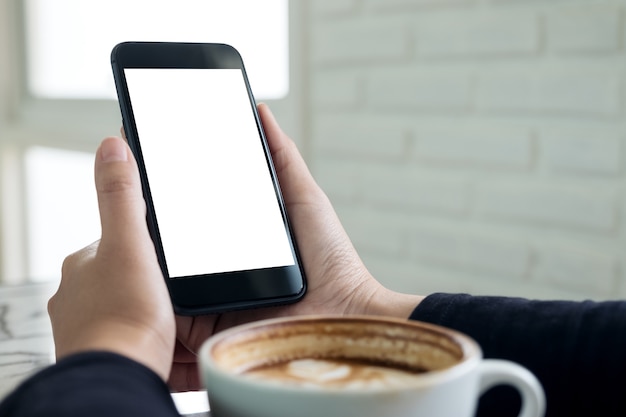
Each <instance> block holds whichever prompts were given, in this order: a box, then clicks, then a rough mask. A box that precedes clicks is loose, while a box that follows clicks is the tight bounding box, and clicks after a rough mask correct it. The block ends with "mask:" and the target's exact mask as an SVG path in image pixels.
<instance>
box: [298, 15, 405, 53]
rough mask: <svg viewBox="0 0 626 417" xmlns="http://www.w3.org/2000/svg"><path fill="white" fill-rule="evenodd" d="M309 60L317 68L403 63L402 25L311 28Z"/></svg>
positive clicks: (343, 23) (379, 22) (342, 23)
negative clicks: (378, 62)
mask: <svg viewBox="0 0 626 417" xmlns="http://www.w3.org/2000/svg"><path fill="white" fill-rule="evenodd" d="M314 26H315V27H314V29H313V31H312V33H311V60H312V62H314V63H317V64H340V63H349V62H364V61H365V62H368V61H369V62H376V61H379V60H385V61H388V60H401V59H406V58H407V56H408V54H409V53H410V48H409V36H408V35H407V32H406V29H405V27H404V26H405V24H404V22H403V21H401V20H399V19H397V18H388V19H362V20H350V19H342V20H332V21H328V20H326V21H320V22H318V23H316V24H314Z"/></svg>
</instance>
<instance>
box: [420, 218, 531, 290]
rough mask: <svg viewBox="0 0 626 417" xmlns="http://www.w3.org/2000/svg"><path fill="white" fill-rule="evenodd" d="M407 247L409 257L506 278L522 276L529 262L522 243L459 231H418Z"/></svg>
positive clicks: (526, 251)
mask: <svg viewBox="0 0 626 417" xmlns="http://www.w3.org/2000/svg"><path fill="white" fill-rule="evenodd" d="M409 250H410V254H411V255H412V256H414V257H416V258H417V259H421V260H424V261H430V262H435V263H443V264H450V265H452V266H455V267H457V268H462V269H466V268H468V269H472V270H479V271H490V272H493V273H498V274H501V275H502V276H507V277H518V278H519V277H522V276H524V275H525V273H526V271H527V269H528V267H529V262H530V250H529V248H528V247H527V246H526V245H525V244H524V243H522V242H516V241H513V240H506V239H500V238H494V237H490V236H475V235H474V236H473V235H468V234H464V233H462V232H459V231H458V230H449V231H441V230H428V229H422V230H418V231H416V232H414V233H412V234H411V237H410V239H409Z"/></svg>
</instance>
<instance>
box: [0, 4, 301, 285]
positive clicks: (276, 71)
mask: <svg viewBox="0 0 626 417" xmlns="http://www.w3.org/2000/svg"><path fill="white" fill-rule="evenodd" d="M2 14H4V15H2ZM288 18H289V12H288V1H287V0H271V1H263V2H260V1H256V0H229V1H227V2H224V1H217V0H213V1H209V0H179V1H176V2H172V1H166V0H97V1H96V0H92V1H89V2H85V1H84V0H24V1H19V0H11V1H9V2H8V3H7V4H5V5H2V6H0V19H1V21H2V22H3V23H4V22H13V23H12V24H13V25H14V27H13V31H12V32H10V31H11V25H5V26H6V27H4V28H2V24H0V32H2V33H0V36H3V35H7V36H6V37H5V39H12V40H13V41H14V42H11V43H7V47H6V49H3V48H2V45H1V44H0V59H4V60H5V62H10V64H7V65H9V66H10V67H9V70H10V71H9V73H10V74H13V75H14V78H15V79H9V80H8V82H7V83H5V84H6V85H3V84H0V95H1V96H2V97H0V98H2V99H3V100H4V101H5V102H9V103H10V106H9V108H8V111H7V112H6V114H8V115H9V116H8V117H4V115H2V114H0V137H2V138H3V141H2V143H1V145H2V147H1V148H0V164H1V168H2V176H3V181H2V186H1V189H0V192H1V193H2V196H1V197H2V200H3V203H2V205H0V216H1V218H0V220H1V223H0V224H1V225H2V228H1V229H0V239H1V240H0V248H1V253H0V256H1V257H0V262H1V265H2V271H1V275H0V281H23V280H31V281H41V280H49V279H58V278H59V275H60V267H61V262H62V260H63V257H64V256H66V255H67V254H69V253H70V252H72V251H75V250H77V249H79V248H81V247H83V246H85V245H86V244H89V243H90V242H92V241H94V240H95V239H97V238H98V236H99V220H98V214H97V204H96V200H95V192H94V190H93V188H94V187H93V167H92V166H93V152H94V151H95V148H96V147H97V144H98V143H99V141H100V140H101V138H103V137H104V136H107V135H112V134H118V129H119V126H120V117H119V109H118V107H117V103H116V101H115V90H114V85H113V78H112V74H111V69H110V63H109V56H110V51H111V49H112V47H113V46H114V45H115V44H117V43H119V42H122V41H128V40H141V41H157V40H158V41H189V42H222V43H229V44H231V45H233V46H235V48H237V49H238V50H239V52H240V53H241V54H242V56H243V58H244V62H245V64H246V69H247V72H248V75H249V78H250V83H251V86H252V89H253V91H254V93H255V96H256V97H257V99H261V100H265V101H270V102H271V100H283V101H284V100H287V99H288V97H289V94H290V91H289V90H290V83H289V66H290V62H289V30H288V29H289V28H288ZM3 31H6V33H4V32H3ZM22 50H23V51H24V52H22ZM21 74H24V75H23V76H22V75H21ZM20 76H22V77H23V78H22V79H20ZM0 81H1V80H0ZM0 104H1V102H0ZM0 110H2V109H1V108H0ZM16 242H17V244H15V243H16Z"/></svg>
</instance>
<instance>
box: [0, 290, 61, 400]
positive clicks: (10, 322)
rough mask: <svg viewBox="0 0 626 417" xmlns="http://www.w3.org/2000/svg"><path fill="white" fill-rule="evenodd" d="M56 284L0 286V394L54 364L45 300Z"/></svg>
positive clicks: (4, 394) (2, 394) (50, 330)
mask: <svg viewBox="0 0 626 417" xmlns="http://www.w3.org/2000/svg"><path fill="white" fill-rule="evenodd" d="M56 287H57V285H56V284H29V285H20V286H0V397H2V398H3V397H4V396H6V395H7V394H8V393H9V392H10V391H12V390H13V389H14V388H15V387H16V386H17V385H18V384H19V383H20V382H21V381H23V380H24V379H26V378H28V377H29V376H30V375H32V374H33V373H34V372H36V371H38V370H39V369H41V368H43V367H45V366H47V365H50V364H51V363H54V344H53V342H52V328H51V326H50V320H49V318H48V313H47V303H48V299H49V298H50V296H51V295H52V293H53V292H54V291H55V290H56Z"/></svg>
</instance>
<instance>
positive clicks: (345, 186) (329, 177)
mask: <svg viewBox="0 0 626 417" xmlns="http://www.w3.org/2000/svg"><path fill="white" fill-rule="evenodd" d="M310 168H311V172H312V173H313V175H314V177H315V179H316V180H317V182H318V184H319V185H320V187H322V189H323V190H324V191H325V192H326V194H327V195H328V197H329V198H330V199H331V200H332V201H333V202H354V201H355V200H356V197H357V178H358V175H359V172H360V170H359V169H358V168H357V164H355V163H354V162H352V161H349V160H346V159H345V158H340V157H325V158H319V159H317V160H315V162H314V163H313V164H311V166H310Z"/></svg>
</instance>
